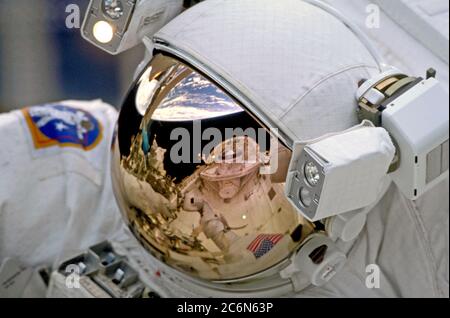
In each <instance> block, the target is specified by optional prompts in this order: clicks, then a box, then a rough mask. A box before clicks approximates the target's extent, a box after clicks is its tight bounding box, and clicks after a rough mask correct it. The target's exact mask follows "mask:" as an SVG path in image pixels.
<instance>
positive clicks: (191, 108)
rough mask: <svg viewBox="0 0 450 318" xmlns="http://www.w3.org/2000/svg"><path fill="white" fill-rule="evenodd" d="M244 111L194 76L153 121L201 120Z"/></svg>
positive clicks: (169, 97) (179, 87) (167, 100)
mask: <svg viewBox="0 0 450 318" xmlns="http://www.w3.org/2000/svg"><path fill="white" fill-rule="evenodd" d="M241 111H243V110H242V108H241V107H240V106H239V105H237V104H236V103H235V102H234V101H233V100H232V99H231V98H230V97H228V95H226V94H225V93H224V92H222V91H221V90H220V89H218V88H217V87H216V86H215V85H213V84H212V83H211V82H210V81H209V80H207V79H205V78H203V77H201V76H200V75H198V74H196V73H193V74H192V75H190V76H188V77H186V78H185V79H184V80H183V81H181V82H180V83H178V84H177V85H176V86H175V88H174V89H173V90H172V91H171V92H170V94H169V95H167V97H166V98H165V99H164V100H163V101H162V103H161V105H160V106H159V107H158V108H157V109H156V111H155V112H154V113H153V116H152V118H153V119H155V120H160V121H186V120H200V119H207V118H212V117H220V116H224V115H230V114H234V113H238V112H241Z"/></svg>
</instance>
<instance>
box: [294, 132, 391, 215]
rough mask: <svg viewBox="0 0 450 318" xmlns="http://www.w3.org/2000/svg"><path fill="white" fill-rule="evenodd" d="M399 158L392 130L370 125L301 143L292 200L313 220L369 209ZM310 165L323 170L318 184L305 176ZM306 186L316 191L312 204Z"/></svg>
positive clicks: (297, 151)
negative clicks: (303, 194)
mask: <svg viewBox="0 0 450 318" xmlns="http://www.w3.org/2000/svg"><path fill="white" fill-rule="evenodd" d="M394 154H395V147H394V145H393V143H392V141H391V138H390V137H389V134H388V133H387V131H386V130H385V129H383V128H375V127H373V126H370V127H366V126H364V124H363V126H358V128H357V129H351V130H349V131H346V132H343V133H341V134H338V135H334V136H331V137H325V139H323V140H320V141H317V142H313V143H310V144H307V145H306V146H304V147H302V146H301V145H296V147H295V148H294V153H293V157H292V161H291V165H290V168H289V173H288V178H287V181H286V196H287V197H288V200H289V201H290V202H291V203H292V204H293V206H294V207H296V208H297V210H298V211H299V212H300V213H301V214H302V215H303V216H304V217H306V218H307V219H308V220H310V221H312V222H315V221H319V220H322V219H325V218H328V217H331V216H335V215H339V214H342V213H346V212H350V211H354V210H357V209H361V208H364V207H366V206H369V205H370V204H372V203H373V202H374V201H375V200H376V199H377V198H378V194H379V192H380V191H381V189H382V186H383V180H384V178H385V177H386V174H387V172H388V170H389V166H390V164H391V162H392V160H393V158H394ZM308 162H312V163H314V164H315V165H316V166H317V167H319V171H320V180H319V182H318V183H317V185H315V186H312V185H311V184H309V182H308V181H307V180H306V178H305V173H304V168H305V165H306V164H307V163H308ZM302 188H306V189H307V190H308V191H309V192H310V198H311V204H310V205H305V204H304V202H302V199H301V195H300V192H301V189H302ZM303 201H304V200H303Z"/></svg>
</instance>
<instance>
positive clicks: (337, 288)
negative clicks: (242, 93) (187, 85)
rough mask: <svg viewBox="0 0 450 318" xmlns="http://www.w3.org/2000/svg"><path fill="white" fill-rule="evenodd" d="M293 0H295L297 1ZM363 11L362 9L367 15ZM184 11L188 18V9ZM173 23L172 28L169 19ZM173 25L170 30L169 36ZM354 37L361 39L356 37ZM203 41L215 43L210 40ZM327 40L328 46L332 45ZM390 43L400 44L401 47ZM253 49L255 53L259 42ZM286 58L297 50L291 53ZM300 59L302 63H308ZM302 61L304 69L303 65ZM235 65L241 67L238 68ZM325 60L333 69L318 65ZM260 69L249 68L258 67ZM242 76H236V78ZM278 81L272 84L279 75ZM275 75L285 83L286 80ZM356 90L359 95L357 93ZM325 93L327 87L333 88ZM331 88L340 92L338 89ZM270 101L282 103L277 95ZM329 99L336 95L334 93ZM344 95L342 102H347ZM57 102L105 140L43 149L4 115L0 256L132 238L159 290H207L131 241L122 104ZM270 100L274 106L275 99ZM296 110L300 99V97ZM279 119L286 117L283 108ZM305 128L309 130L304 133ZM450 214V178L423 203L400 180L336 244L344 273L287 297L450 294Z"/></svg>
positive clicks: (43, 254) (331, 120)
mask: <svg viewBox="0 0 450 318" xmlns="http://www.w3.org/2000/svg"><path fill="white" fill-rule="evenodd" d="M286 1H287V2H289V3H293V2H292V1H291V0H286ZM221 2H222V1H214V0H213V1H211V3H212V4H213V5H214V6H217V8H216V9H215V11H217V12H218V13H222V12H223V10H221V9H220V5H219V4H220V3H221ZM280 2H283V1H280ZM343 2H344V1H341V3H343ZM350 2H351V1H349V3H350ZM361 2H363V1H361ZM200 9H201V7H200ZM279 10H280V12H279V14H280V15H281V14H282V13H283V9H282V8H281V6H280V8H279ZM197 12H198V11H197ZM364 12H365V11H362V13H361V14H364ZM188 13H189V12H188ZM202 14H206V15H208V14H209V13H208V14H207V13H205V12H203V13H200V12H198V15H199V16H201V15H202ZM181 18H182V19H184V15H183V16H181ZM386 19H387V18H386ZM234 23H239V21H235V20H233V19H231V20H229V21H227V25H230V26H232V25H233V24H234ZM168 27H169V29H170V25H169V26H168ZM199 27H200V26H195V24H193V25H192V28H193V30H194V31H195V32H197V31H198V32H200V31H201V32H203V30H198V28H199ZM389 28H390V29H389V30H385V31H384V33H385V34H386V33H388V34H391V35H393V34H398V39H399V41H402V39H403V38H404V34H403V31H402V30H401V29H400V28H398V27H396V26H395V25H394V24H393V23H392V22H390V24H389ZM169 29H165V30H166V31H164V30H163V32H166V34H167V32H168V31H167V30H169ZM194 31H193V32H194ZM195 32H194V33H195ZM267 33H270V29H267V30H265V32H261V33H260V34H259V35H260V36H261V37H264V36H265V34H267ZM179 36H180V37H181V36H182V35H181V34H180V35H179ZM303 36H304V35H303ZM371 36H372V37H374V38H376V35H373V34H371ZM296 39H297V38H296V37H294V36H292V39H291V41H293V42H294V43H295V42H296ZM219 40H220V39H218V40H217V41H219ZM348 40H349V41H350V42H351V43H353V44H354V45H357V44H356V39H348ZM199 45H200V44H199ZM205 45H211V43H206V44H205ZM322 45H324V48H326V43H322ZM392 45H393V46H394V47H395V46H396V45H397V44H392ZM410 45H411V46H410V51H414V50H415V48H416V47H418V51H419V52H422V53H421V54H423V58H429V59H430V60H433V59H436V58H435V57H434V55H432V54H431V53H430V52H427V50H426V49H424V48H423V47H421V46H420V44H418V43H414V45H412V43H410ZM200 47H202V46H201V45H200ZM383 48H384V50H385V52H384V53H385V55H386V56H387V57H388V59H389V60H390V61H389V62H391V63H392V64H394V65H395V64H396V63H395V62H399V63H402V64H407V66H408V68H409V70H413V74H417V73H419V72H423V69H421V68H418V67H417V66H416V64H415V61H414V59H411V60H409V59H408V57H407V56H406V57H405V58H403V57H404V55H402V56H401V58H398V59H396V58H395V57H394V56H395V51H389V45H388V44H387V43H384V44H383ZM254 50H255V52H256V51H257V50H258V48H254ZM322 50H323V48H322ZM300 51H301V50H300ZM357 51H358V52H361V51H364V48H362V47H359V48H358V49H357ZM265 52H267V53H266V54H267V56H266V57H267V59H268V60H267V61H266V65H265V66H264V67H267V66H270V65H271V64H270V54H269V53H270V52H269V50H266V51H265ZM285 54H288V53H285ZM284 58H293V57H292V56H290V57H288V56H285V57H284ZM330 58H331V56H330ZM353 58H355V59H360V58H361V59H362V60H361V61H360V62H361V63H362V64H364V65H365V63H366V62H367V61H368V60H369V61H370V57H369V56H368V55H364V54H363V55H362V56H359V55H358V56H354V57H353ZM235 60H236V58H235ZM286 62H287V61H286ZM297 63H300V64H301V61H300V62H299V61H297ZM310 63H312V59H311V60H310ZM300 64H299V66H298V67H301V65H300ZM230 66H231V67H233V65H230ZM240 67H244V68H245V65H242V64H241V65H240ZM286 67H287V66H286ZM321 67H326V66H320V67H317V68H318V69H319V68H321ZM373 68H375V66H374V65H371V66H370V65H369V66H368V68H365V67H363V68H362V69H361V70H359V71H361V74H358V75H357V76H360V75H367V76H368V75H369V73H370V69H373ZM254 69H255V68H251V70H254ZM232 70H233V68H232ZM236 70H237V69H236ZM247 72H249V70H247ZM261 72H262V73H261V74H259V75H258V74H256V75H248V76H262V77H264V76H265V75H266V74H264V72H263V71H261ZM439 72H441V73H443V72H446V74H447V75H446V76H447V78H448V66H447V68H445V67H444V68H442V69H438V74H439ZM275 73H276V72H275ZM235 74H236V73H231V74H229V75H230V78H231V77H233V76H234V75H235ZM322 74H323V73H322ZM299 76H302V74H300V75H299ZM444 77H445V75H444ZM259 79H261V77H259ZM254 80H256V78H254ZM270 80H271V81H274V78H270ZM277 80H280V79H277ZM316 80H317V79H316ZM274 82H276V83H283V84H285V83H286V82H285V81H282V82H279V81H278V82H277V81H274ZM255 83H256V82H255ZM305 83H307V84H304V85H305V87H300V88H299V89H300V90H299V92H303V93H305V92H308V91H309V90H310V89H311V88H312V86H311V85H313V84H311V83H315V81H312V82H309V81H306V82H305ZM255 85H256V84H255ZM308 85H309V86H308ZM355 85H356V84H355ZM245 86H246V85H245ZM329 86H330V89H331V91H333V89H334V86H333V84H332V83H330V85H329ZM246 87H247V86H246ZM257 88H258V87H255V88H254V89H257ZM286 89H287V92H290V94H286V95H284V96H281V97H283V98H286V99H284V100H283V99H281V103H282V104H283V105H284V106H288V107H285V108H284V112H289V108H290V107H289V105H297V104H295V101H296V100H297V98H298V97H299V96H302V94H298V96H294V95H295V94H294V93H295V90H294V87H289V85H288V86H287V88H286ZM342 89H344V90H345V91H346V92H347V93H346V94H347V95H348V96H347V97H346V100H347V101H346V102H348V101H350V104H351V105H352V103H351V102H352V101H353V98H354V92H355V90H356V86H355V87H352V88H344V87H342ZM245 90H246V93H249V94H250V96H252V97H254V98H255V99H258V100H259V99H260V97H259V96H262V95H260V94H258V96H256V94H254V92H255V90H253V89H252V90H251V91H252V92H250V90H249V89H247V88H245ZM350 91H352V92H353V93H352V94H350ZM326 92H329V91H328V90H326ZM324 93H325V91H324ZM261 94H267V95H264V96H267V98H273V97H271V96H273V91H269V92H267V93H265V92H261ZM331 94H333V96H334V97H337V94H336V93H331ZM350 95H351V96H350ZM312 98H314V99H317V98H318V97H312ZM269 100H270V101H272V102H274V101H273V100H272V99H269ZM327 100H328V101H329V98H328V99H327ZM316 102H318V101H317V100H316ZM341 102H342V104H343V103H344V100H341ZM58 104H64V105H68V106H71V107H73V108H81V109H83V110H86V111H88V112H89V113H91V114H92V116H94V117H95V118H96V119H97V120H98V121H99V122H100V123H101V125H102V127H103V135H102V138H101V140H100V141H99V143H98V144H97V145H96V147H95V148H93V149H91V150H89V151H85V150H83V149H79V148H70V147H61V145H54V146H51V147H48V148H45V149H36V145H35V144H34V143H33V140H32V136H31V135H32V132H30V128H29V126H28V125H27V121H26V118H25V117H24V115H23V112H20V111H16V112H12V113H9V114H4V115H1V116H0V145H1V147H0V151H1V155H0V176H1V178H0V262H1V261H2V260H3V259H5V258H6V257H15V258H18V259H19V260H21V261H22V262H24V263H25V264H27V265H29V266H38V265H43V264H51V265H56V264H58V262H60V261H62V260H64V259H65V258H68V257H70V256H73V255H76V254H77V253H79V252H82V251H84V250H85V249H86V248H88V247H89V246H91V245H93V244H96V243H98V242H100V241H102V240H104V239H112V240H115V239H119V240H121V241H124V240H125V241H126V243H125V245H128V246H129V247H130V250H129V251H128V252H129V253H132V254H134V255H135V257H136V258H141V259H144V260H145V261H147V262H148V263H147V264H146V266H147V267H148V270H147V272H148V277H147V278H146V279H145V280H146V281H147V282H148V283H150V284H153V285H154V287H155V289H156V290H157V291H161V293H162V294H163V295H166V296H178V297H184V296H193V297H194V296H209V295H199V294H196V293H193V292H191V291H190V290H189V286H177V283H176V282H175V283H174V282H171V281H169V280H168V279H165V277H164V275H162V276H161V275H155V274H154V273H156V272H157V271H158V267H157V265H156V263H155V264H153V263H151V258H150V257H147V256H145V254H141V253H145V252H144V251H143V249H141V248H140V247H138V246H137V243H136V242H135V241H134V240H133V239H129V240H128V239H127V238H126V235H125V234H124V233H125V231H123V223H122V221H121V216H120V212H119V211H118V208H117V206H116V203H115V200H114V195H113V192H112V188H111V182H110V178H109V169H110V168H109V148H110V143H111V139H112V138H111V136H112V134H113V128H114V125H115V120H116V117H117V114H116V111H115V110H114V109H113V108H112V107H110V106H108V105H106V104H104V103H102V102H100V101H92V102H76V101H68V102H64V103H58ZM265 105H268V107H269V106H270V103H267V104H265ZM302 105H303V104H302ZM284 106H283V107H284ZM295 107H302V106H301V105H300V104H299V105H297V106H295ZM322 109H323V108H322ZM317 110H318V111H319V110H320V106H317ZM348 111H350V110H348ZM322 112H323V110H322ZM304 113H306V114H307V115H308V114H309V115H308V116H314V117H316V116H317V114H314V111H310V112H308V111H307V110H304ZM333 114H334V113H333ZM287 117H289V116H287ZM319 117H320V118H324V120H325V121H324V122H325V123H327V124H326V125H332V127H331V128H330V127H328V129H333V130H334V129H336V130H339V129H340V126H341V125H342V126H343V127H342V128H343V129H345V128H348V126H351V125H350V122H349V121H348V120H349V119H348V118H349V117H348V116H347V117H346V118H347V119H345V121H346V122H345V123H342V122H341V119H340V118H336V117H333V116H331V115H330V116H329V117H328V116H327V115H326V114H325V115H324V114H321V116H319ZM279 118H282V116H281V113H280V117H279ZM350 121H352V120H350ZM305 125H306V126H303V127H302V128H299V130H298V131H295V132H292V135H293V136H294V135H295V136H299V137H302V138H309V137H317V136H318V135H320V134H321V133H322V131H323V129H326V125H323V124H319V125H318V126H317V127H316V126H314V125H313V124H312V123H310V124H308V123H305ZM298 126H301V125H298ZM303 128H305V130H304V131H303V130H302V129H303ZM306 128H307V129H306ZM448 214H449V203H448V180H447V181H445V182H443V183H442V184H440V185H439V186H437V187H436V188H435V189H433V190H432V191H431V192H429V193H428V194H426V195H425V196H424V197H422V198H421V199H420V200H418V201H417V202H411V201H409V200H407V199H406V198H404V197H403V196H402V195H401V194H400V192H399V191H398V189H396V187H395V185H392V186H391V187H390V189H389V190H388V191H387V193H386V194H385V196H384V197H383V198H382V199H381V200H380V202H379V203H378V204H377V206H376V207H375V208H374V209H373V210H372V211H371V213H370V214H369V217H368V221H367V225H366V227H365V229H364V231H363V233H362V234H361V235H360V236H359V237H358V238H357V239H356V241H354V242H352V243H347V244H344V243H343V242H338V245H339V246H340V247H341V248H342V249H343V250H344V251H346V252H347V253H348V258H349V260H348V262H347V264H346V266H345V268H344V269H343V271H341V272H340V273H338V274H337V275H336V276H335V277H334V279H333V280H332V281H331V282H330V283H328V284H327V285H326V286H324V287H321V288H317V287H310V288H308V289H306V290H304V291H302V292H300V293H298V294H286V295H281V296H296V297H448V296H449V291H448V290H449V249H448V239H449V237H448V232H449V230H448V229H449V224H448ZM370 264H376V265H378V266H379V267H380V269H381V282H380V288H379V289H369V288H367V286H366V277H367V273H366V267H367V266H368V265H370ZM230 296H232V295H230Z"/></svg>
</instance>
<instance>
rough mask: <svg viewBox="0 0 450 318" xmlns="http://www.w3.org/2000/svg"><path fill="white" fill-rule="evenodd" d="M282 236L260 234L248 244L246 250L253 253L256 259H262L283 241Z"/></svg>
mask: <svg viewBox="0 0 450 318" xmlns="http://www.w3.org/2000/svg"><path fill="white" fill-rule="evenodd" d="M283 237H284V235H281V234H261V235H258V237H257V238H256V239H255V240H254V241H253V242H251V243H250V245H249V246H248V247H247V250H249V251H250V252H252V253H253V255H255V257H256V258H260V257H263V256H264V255H266V254H267V253H268V252H270V250H271V249H272V248H273V247H274V246H275V245H276V244H277V243H278V242H279V241H281V240H282V239H283Z"/></svg>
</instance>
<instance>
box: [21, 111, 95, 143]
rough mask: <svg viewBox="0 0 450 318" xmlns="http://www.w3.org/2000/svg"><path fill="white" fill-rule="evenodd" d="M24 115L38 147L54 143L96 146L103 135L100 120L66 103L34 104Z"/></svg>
mask: <svg viewBox="0 0 450 318" xmlns="http://www.w3.org/2000/svg"><path fill="white" fill-rule="evenodd" d="M25 117H26V119H27V123H28V125H29V127H30V130H31V133H32V135H33V141H34V144H35V146H36V148H46V147H51V146H55V145H59V146H62V147H64V146H67V147H78V148H83V149H84V150H90V149H93V148H94V147H95V146H96V145H97V144H98V143H99V141H100V139H101V137H102V127H101V124H100V123H99V121H98V120H97V119H96V118H95V117H94V116H92V115H91V114H90V113H89V112H87V111H84V110H81V109H78V108H73V107H69V106H64V105H43V106H35V107H31V108H28V109H26V110H25Z"/></svg>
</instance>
